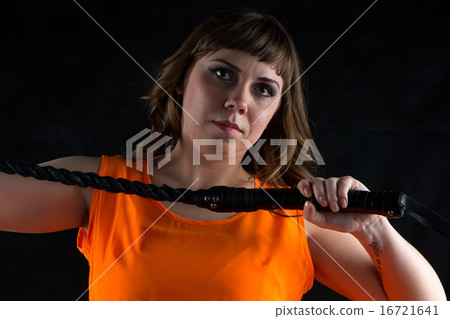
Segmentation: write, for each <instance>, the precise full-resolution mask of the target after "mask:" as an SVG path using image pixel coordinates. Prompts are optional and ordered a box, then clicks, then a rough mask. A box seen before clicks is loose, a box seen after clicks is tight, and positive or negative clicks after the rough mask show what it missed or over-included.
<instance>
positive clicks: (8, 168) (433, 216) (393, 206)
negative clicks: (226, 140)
mask: <svg viewBox="0 0 450 319" xmlns="http://www.w3.org/2000/svg"><path fill="white" fill-rule="evenodd" d="M0 171H2V172H4V173H7V174H19V175H21V176H24V177H30V176H31V177H34V178H36V179H39V180H47V181H52V182H59V183H63V184H65V185H77V186H80V187H93V188H96V189H100V190H105V191H107V192H112V193H125V194H135V195H138V196H141V197H145V198H151V199H154V200H157V201H171V202H174V201H179V202H182V203H185V204H190V205H196V206H198V207H202V208H207V209H209V210H212V211H215V212H254V211H257V210H260V209H261V210H274V209H283V210H285V209H289V210H302V209H303V205H304V203H305V201H307V200H309V201H311V202H312V203H313V204H314V205H315V206H316V207H317V209H318V210H319V211H330V212H331V209H330V208H329V207H322V206H321V205H319V204H318V202H317V200H316V199H315V198H307V197H304V196H303V195H302V194H301V193H300V192H299V191H298V189H294V188H281V189H280V188H267V189H264V188H259V189H254V188H252V189H249V188H239V187H237V188H236V187H235V188H233V187H226V186H214V187H211V188H209V189H199V190H195V191H194V190H186V189H184V188H172V187H170V186H167V185H163V186H161V187H159V186H155V185H153V184H145V183H142V182H139V181H130V180H127V179H124V178H113V177H111V176H100V175H98V174H96V173H92V172H90V173H84V172H79V171H69V170H67V169H64V168H59V169H58V168H55V167H53V166H39V165H36V164H30V163H25V162H20V161H11V160H4V159H0ZM339 212H342V213H346V212H352V213H361V214H379V215H383V216H385V217H387V218H401V217H403V216H405V215H409V216H411V217H413V218H414V219H416V220H417V221H419V222H420V223H421V224H423V225H424V226H426V227H429V228H432V229H434V230H435V231H437V232H439V233H440V234H442V235H444V236H446V237H448V238H450V223H449V222H448V221H447V220H446V219H445V218H443V217H442V216H440V215H439V214H437V213H436V212H434V211H433V210H431V209H430V208H428V207H426V206H425V205H423V204H421V203H419V202H418V201H416V200H415V199H413V198H412V197H410V196H408V195H406V194H405V193H402V192H397V191H377V192H368V191H355V190H350V191H349V192H348V205H347V207H346V208H340V210H339ZM286 216H288V215H286Z"/></svg>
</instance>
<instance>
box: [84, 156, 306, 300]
mask: <svg viewBox="0 0 450 319" xmlns="http://www.w3.org/2000/svg"><path fill="white" fill-rule="evenodd" d="M144 168H145V166H144ZM144 172H146V169H144ZM99 175H101V176H112V177H115V178H119V177H122V178H126V179H129V180H137V181H141V182H144V183H147V184H150V176H149V175H148V174H146V173H143V172H140V171H138V170H136V169H134V168H129V167H127V166H126V165H125V159H124V158H121V157H116V156H105V155H104V156H103V157H102V164H101V168H100V172H99ZM288 213H289V214H292V215H296V214H298V212H297V211H288ZM300 213H301V211H300ZM294 219H295V220H296V222H295V221H294V220H292V219H291V218H289V217H282V216H278V215H276V214H272V213H270V212H268V211H263V210H261V211H257V212H252V213H239V214H237V215H235V216H233V217H231V218H229V219H224V220H210V221H195V220H190V219H185V218H182V217H180V216H178V215H176V214H174V213H172V212H170V211H166V208H165V207H164V206H163V205H162V204H161V203H160V202H158V201H155V200H152V199H147V198H142V197H139V196H137V195H126V194H121V193H120V194H114V193H108V192H106V191H101V190H96V189H95V190H94V192H93V195H92V201H91V208H90V217H89V226H88V231H87V232H86V231H85V229H84V228H80V229H79V233H78V243H77V246H78V248H79V250H80V251H81V252H82V253H83V254H84V255H85V257H86V258H87V260H88V261H89V265H90V274H89V287H90V289H89V299H90V300H300V299H301V298H302V296H303V294H304V293H305V292H307V291H308V290H309V289H310V288H311V287H312V283H313V279H314V271H313V265H312V261H311V256H310V253H309V249H308V245H307V242H306V235H305V232H304V230H303V227H304V220H303V217H295V218H294Z"/></svg>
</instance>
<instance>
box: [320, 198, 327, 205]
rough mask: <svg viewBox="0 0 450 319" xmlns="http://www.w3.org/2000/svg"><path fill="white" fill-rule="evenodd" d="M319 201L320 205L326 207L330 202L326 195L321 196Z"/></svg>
mask: <svg viewBox="0 0 450 319" xmlns="http://www.w3.org/2000/svg"><path fill="white" fill-rule="evenodd" d="M319 203H320V205H322V206H324V207H325V206H327V205H328V202H327V200H326V199H325V197H319Z"/></svg>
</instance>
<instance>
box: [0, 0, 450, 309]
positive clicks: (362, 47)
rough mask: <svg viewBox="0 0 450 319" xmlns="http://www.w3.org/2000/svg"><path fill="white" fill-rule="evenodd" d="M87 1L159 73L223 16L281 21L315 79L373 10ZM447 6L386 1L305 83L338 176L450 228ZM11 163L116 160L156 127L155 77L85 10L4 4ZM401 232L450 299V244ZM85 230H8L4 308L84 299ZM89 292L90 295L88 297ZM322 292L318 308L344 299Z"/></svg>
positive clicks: (320, 141) (308, 4)
mask: <svg viewBox="0 0 450 319" xmlns="http://www.w3.org/2000/svg"><path fill="white" fill-rule="evenodd" d="M80 4H81V5H82V6H83V7H84V8H85V9H86V10H87V11H88V12H89V13H90V14H91V15H92V16H93V17H94V18H95V19H97V21H98V22H99V23H100V24H101V25H102V26H103V27H104V28H105V29H106V30H107V31H108V32H109V33H110V34H111V35H112V36H113V37H114V38H115V39H116V40H117V41H118V42H119V43H120V44H121V45H122V46H123V47H124V48H125V49H126V50H127V51H128V52H129V53H130V54H131V55H132V56H133V57H134V58H135V59H136V60H137V61H138V62H139V63H140V64H141V65H142V67H143V68H144V69H145V70H147V71H148V72H149V73H150V74H151V75H153V76H155V75H156V72H157V70H158V66H159V64H160V63H161V61H162V60H163V59H164V57H166V56H168V55H169V54H171V53H172V52H174V50H175V49H176V48H177V47H178V46H179V45H180V44H181V42H182V40H183V39H184V38H185V37H186V36H187V35H188V34H189V32H190V31H192V29H193V28H194V27H195V26H196V25H198V24H199V23H200V22H202V21H203V20H205V19H206V18H207V17H209V16H210V15H211V13H212V12H214V11H215V10H217V9H226V8H229V7H237V6H239V7H251V8H256V9H261V10H264V11H265V12H267V13H270V14H273V15H275V16H276V17H278V18H279V19H280V20H281V21H282V22H283V23H284V24H285V25H286V27H287V29H288V30H289V31H290V33H291V34H292V36H293V38H294V39H295V43H296V45H297V48H298V51H299V55H300V58H301V60H302V64H303V67H304V69H306V68H308V67H309V66H311V65H312V64H313V63H314V62H315V60H316V59H317V58H318V57H319V56H320V55H321V54H322V53H323V52H324V51H325V50H326V49H327V48H328V47H329V46H330V45H331V44H332V43H333V42H334V41H335V40H336V39H337V38H338V37H339V36H340V35H341V34H342V33H343V32H344V31H345V30H346V29H347V28H348V27H349V26H350V25H351V24H352V23H353V22H354V21H355V20H356V19H357V18H358V17H359V16H360V15H361V14H362V13H363V12H364V11H365V10H366V9H367V8H368V7H369V6H370V5H371V4H372V1H313V0H308V1H277V2H275V1H265V0H264V1H261V0H258V1H226V5H225V4H221V2H217V3H215V2H211V1H184V2H182V3H174V2H171V1H159V2H152V1H145V2H142V3H141V2H135V1H115V2H113V3H111V2H108V4H107V5H105V4H100V3H95V4H93V3H92V1H90V2H88V1H85V0H80ZM444 12H445V10H444V9H443V7H442V6H441V5H439V3H438V2H431V3H425V2H423V1H420V2H419V1H408V2H403V3H394V2H393V1H378V2H377V3H376V4H375V5H374V6H373V7H372V8H371V9H370V10H369V11H368V12H367V13H366V14H365V15H364V16H363V17H362V18H361V19H360V20H359V21H358V22H357V23H356V24H355V25H354V26H353V27H352V28H351V29H350V30H349V31H348V32H347V33H346V34H345V35H343V36H342V38H340V40H339V41H337V42H336V44H335V45H334V46H333V47H332V48H331V49H330V50H329V51H328V52H327V53H326V54H325V55H323V57H322V58H321V59H320V60H318V61H317V62H316V63H315V64H314V65H313V66H312V67H311V68H310V69H309V71H308V72H307V73H306V74H305V76H304V77H303V80H304V81H305V88H306V94H307V99H308V104H309V113H310V118H311V123H312V125H313V130H314V136H315V142H316V144H317V145H318V147H319V149H320V151H321V154H322V156H323V157H324V160H325V162H326V164H327V165H326V166H325V168H324V174H325V175H326V176H341V175H353V176H355V177H356V178H358V179H360V180H361V181H363V182H364V183H365V184H366V185H367V186H368V187H369V188H370V189H372V190H384V189H395V190H401V191H403V192H405V193H407V194H409V195H412V196H413V197H415V198H416V199H418V200H419V201H421V202H423V203H425V204H426V205H428V206H429V207H431V208H432V209H434V210H435V211H437V212H438V213H439V214H441V215H443V216H446V218H447V219H450V213H449V210H448V202H449V196H448V191H449V187H448V183H449V177H450V174H449V172H450V169H449V165H448V163H449V162H450V154H449V153H450V147H449V142H448V141H449V139H450V130H449V128H450V126H449V105H448V97H447V92H448V91H447V89H448V86H449V84H450V78H449V70H450V68H449V61H450V60H449V53H450V50H449V42H448V39H449V35H450V33H449V29H450V28H449V23H448V22H447V19H446V16H445V15H444ZM1 15H2V19H1V29H0V34H1V47H2V49H1V51H0V52H1V55H2V59H1V63H2V65H1V68H0V70H1V71H0V81H1V86H0V94H1V98H0V101H1V102H0V103H1V104H0V105H1V106H0V107H1V116H0V124H1V125H0V136H1V138H0V146H1V148H0V150H1V151H0V156H1V157H3V158H8V159H17V160H25V161H30V162H33V163H40V162H43V161H47V160H51V159H54V158H59V157H63V156H70V155H89V156H100V155H101V154H107V155H113V154H115V153H117V152H119V151H120V149H121V148H122V147H124V145H125V141H126V139H127V138H129V137H131V136H133V135H134V134H136V133H137V132H139V131H140V130H141V129H143V128H145V127H148V126H149V125H148V123H147V120H146V115H145V113H144V111H143V105H142V104H141V103H139V102H138V98H139V97H140V96H142V95H143V94H145V93H146V92H147V91H148V89H149V88H150V87H151V86H152V85H153V82H152V80H151V79H150V78H149V77H148V76H147V75H146V74H145V72H144V71H142V70H141V69H140V68H139V67H138V66H137V65H136V64H135V63H134V62H133V61H132V60H131V59H130V58H129V57H128V56H127V55H126V54H125V53H124V52H123V51H122V50H121V49H120V48H119V47H118V45H117V44H115V43H114V42H113V41H112V40H111V39H110V38H109V37H108V36H107V35H106V34H105V33H104V32H103V31H102V30H101V29H100V28H99V27H98V26H97V25H96V24H95V23H94V22H93V21H92V20H91V19H90V18H89V17H88V16H87V15H86V13H84V12H83V11H82V10H81V9H80V7H78V6H77V4H76V3H75V2H73V1H69V0H64V1H39V2H37V1H36V2H32V1H30V2H29V3H26V4H25V3H22V2H14V3H11V2H8V4H3V8H2V13H1ZM393 225H394V226H395V227H396V228H397V230H398V231H399V232H400V233H401V234H402V235H403V236H404V237H405V238H406V239H407V240H409V241H410V242H411V243H412V244H413V245H414V246H415V247H416V248H417V249H418V250H419V251H420V252H421V253H422V254H423V255H424V256H425V257H426V258H427V259H428V260H429V261H430V263H431V264H432V265H433V267H434V268H435V269H436V271H437V273H438V275H439V276H440V278H441V280H442V281H443V283H444V285H445V288H446V290H447V294H449V293H450V271H449V261H450V257H449V256H450V254H449V247H450V240H449V239H446V238H444V237H443V236H440V235H439V234H436V233H434V232H433V231H430V230H429V229H426V228H424V227H422V226H421V225H420V224H418V223H417V222H415V221H414V220H411V219H409V218H404V219H402V220H400V221H394V222H393ZM76 233H77V231H76V230H70V231H63V232H58V233H52V234H42V235H28V234H13V233H6V232H0V258H1V269H0V299H2V300H74V299H76V298H78V296H79V295H80V294H81V293H82V292H83V291H84V290H85V289H86V287H87V282H88V265H87V262H86V261H85V259H84V257H83V256H82V255H81V253H79V252H78V250H77V249H76ZM86 297H87V295H85V298H86ZM340 298H342V297H340V296H338V295H336V294H334V293H333V292H330V291H329V290H328V289H326V288H324V287H321V286H320V285H319V284H316V285H315V287H314V288H313V289H312V291H311V292H310V293H309V294H307V295H306V296H305V299H308V300H340Z"/></svg>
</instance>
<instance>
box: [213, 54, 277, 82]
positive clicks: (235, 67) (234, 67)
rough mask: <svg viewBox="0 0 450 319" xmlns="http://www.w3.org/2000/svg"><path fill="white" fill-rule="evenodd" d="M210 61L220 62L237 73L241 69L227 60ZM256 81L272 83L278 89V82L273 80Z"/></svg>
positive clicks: (262, 79) (260, 78) (263, 78)
mask: <svg viewBox="0 0 450 319" xmlns="http://www.w3.org/2000/svg"><path fill="white" fill-rule="evenodd" d="M212 61H213V62H216V61H217V62H222V63H224V64H226V65H228V66H229V67H230V68H232V69H234V70H236V71H237V72H241V69H239V68H238V67H237V66H235V65H234V64H232V63H230V62H228V61H227V60H223V59H214V60H212ZM258 80H260V81H265V82H271V83H274V84H276V85H277V86H278V88H280V85H279V84H278V82H277V81H275V80H272V79H270V78H266V77H259V78H258Z"/></svg>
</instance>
